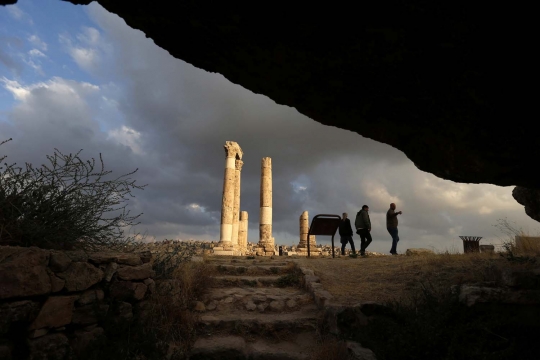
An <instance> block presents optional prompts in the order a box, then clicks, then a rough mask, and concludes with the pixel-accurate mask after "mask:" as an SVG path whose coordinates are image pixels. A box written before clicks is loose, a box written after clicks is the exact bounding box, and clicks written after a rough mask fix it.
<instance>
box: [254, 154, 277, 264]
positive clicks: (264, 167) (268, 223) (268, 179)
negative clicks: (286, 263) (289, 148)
mask: <svg viewBox="0 0 540 360" xmlns="http://www.w3.org/2000/svg"><path fill="white" fill-rule="evenodd" d="M259 219H260V221H259V251H258V253H259V254H261V253H263V252H264V255H274V252H275V249H274V238H273V237H272V159H271V158H269V157H265V158H262V161H261V209H260V214H259ZM261 255H263V254H261Z"/></svg>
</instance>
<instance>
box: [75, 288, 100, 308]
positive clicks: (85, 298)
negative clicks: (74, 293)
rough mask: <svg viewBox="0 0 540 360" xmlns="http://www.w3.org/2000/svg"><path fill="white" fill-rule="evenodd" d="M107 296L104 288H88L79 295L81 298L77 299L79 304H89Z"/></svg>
mask: <svg viewBox="0 0 540 360" xmlns="http://www.w3.org/2000/svg"><path fill="white" fill-rule="evenodd" d="M104 297H105V294H104V293H103V290H101V289H90V290H86V291H85V292H83V293H82V294H81V296H80V297H79V300H77V304H78V305H88V304H90V303H93V302H94V301H100V300H103V298H104Z"/></svg>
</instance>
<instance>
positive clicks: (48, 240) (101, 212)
mask: <svg viewBox="0 0 540 360" xmlns="http://www.w3.org/2000/svg"><path fill="white" fill-rule="evenodd" d="M9 140H11V139H9ZM9 140H7V141H9ZM7 141H3V142H2V143H0V145H3V144H5V143H6V142H7ZM81 151H82V150H81ZM81 151H79V152H78V153H76V154H75V155H72V154H69V155H64V154H62V153H61V152H60V151H59V150H58V149H55V152H54V154H53V155H52V156H51V155H48V156H47V159H48V161H49V164H46V165H45V164H44V165H41V167H38V168H35V167H33V166H32V164H29V163H26V164H25V167H24V168H21V167H18V166H16V164H8V163H4V164H3V166H1V167H0V245H14V246H38V247H41V248H51V249H74V248H83V249H88V250H97V249H99V248H101V247H107V248H117V249H120V248H123V247H124V246H125V245H126V244H127V243H132V242H133V241H134V240H135V238H136V237H137V235H138V234H137V235H135V236H125V234H124V229H125V228H126V227H129V226H135V225H137V224H138V222H136V220H137V219H138V217H139V216H140V215H142V214H139V215H136V216H131V215H130V211H129V210H127V209H126V207H127V203H126V202H127V201H128V196H130V197H133V194H132V190H133V189H143V188H144V187H145V186H146V185H143V186H139V185H136V184H135V180H132V179H131V178H130V176H131V175H133V174H134V173H135V172H136V171H137V170H135V171H133V172H131V173H128V174H125V175H121V176H119V177H111V176H110V175H111V171H106V170H105V166H104V164H103V159H102V157H101V154H100V158H99V163H98V165H99V164H101V166H96V160H95V159H92V160H87V161H84V160H82V159H81V158H80V157H79V155H80V153H81ZM5 159H6V156H3V157H0V164H1V163H2V162H3V161H4V160H5Z"/></svg>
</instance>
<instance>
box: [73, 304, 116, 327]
mask: <svg viewBox="0 0 540 360" xmlns="http://www.w3.org/2000/svg"><path fill="white" fill-rule="evenodd" d="M108 310H109V305H106V304H97V303H95V304H90V305H85V306H81V307H78V308H75V310H74V311H73V320H72V322H73V324H77V325H90V324H96V323H98V322H101V321H103V320H104V319H105V316H106V315H107V311H108Z"/></svg>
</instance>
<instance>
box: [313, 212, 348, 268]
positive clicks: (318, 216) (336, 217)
mask: <svg viewBox="0 0 540 360" xmlns="http://www.w3.org/2000/svg"><path fill="white" fill-rule="evenodd" d="M320 217H326V218H332V219H339V220H340V221H341V216H339V215H333V214H319V215H315V216H314V217H313V219H311V225H313V222H314V221H315V219H317V218H320ZM311 225H310V226H309V230H308V234H307V256H308V257H311V247H310V246H309V243H310V241H309V236H310V235H328V234H317V233H315V234H312V233H311V229H312V226H311ZM338 228H339V224H338V226H337V227H336V229H335V230H334V233H333V234H332V257H333V258H334V257H335V254H334V236H335V235H336V231H337V229H338Z"/></svg>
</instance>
